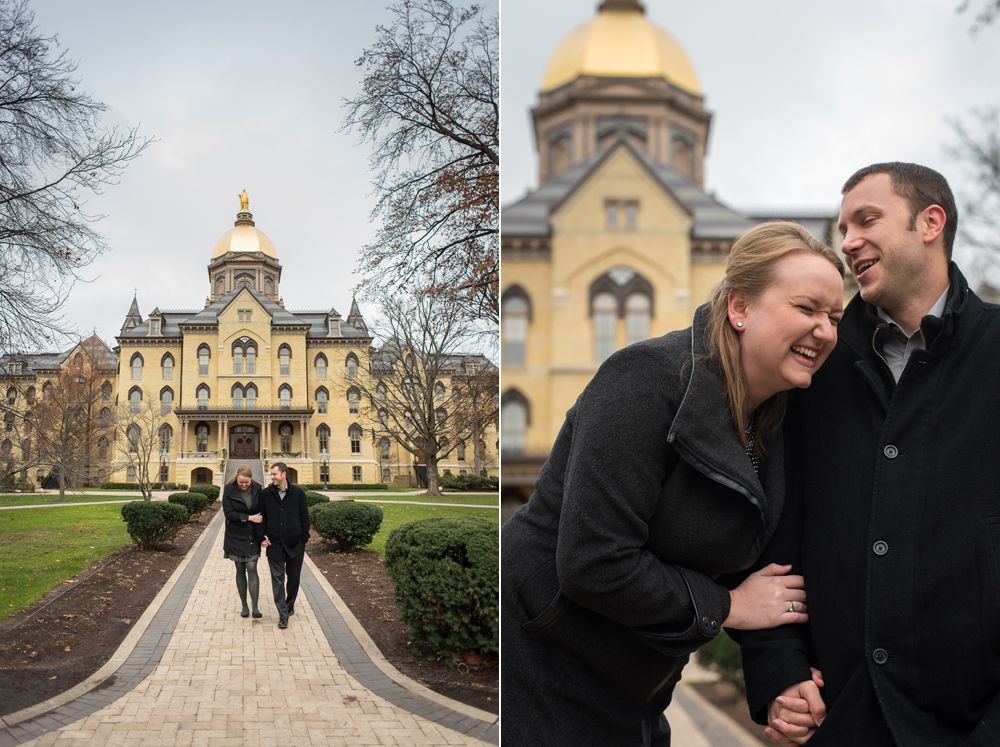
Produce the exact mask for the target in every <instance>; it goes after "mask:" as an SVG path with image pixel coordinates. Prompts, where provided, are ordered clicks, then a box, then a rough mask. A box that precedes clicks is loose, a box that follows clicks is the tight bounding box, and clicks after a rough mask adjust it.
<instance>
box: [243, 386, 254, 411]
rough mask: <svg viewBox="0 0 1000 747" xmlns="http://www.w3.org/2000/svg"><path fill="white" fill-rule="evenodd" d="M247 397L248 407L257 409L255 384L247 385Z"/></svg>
mask: <svg viewBox="0 0 1000 747" xmlns="http://www.w3.org/2000/svg"><path fill="white" fill-rule="evenodd" d="M244 394H245V395H246V399H247V409H248V410H256V409H257V387H256V386H254V385H253V384H249V385H247V388H246V391H245V392H244Z"/></svg>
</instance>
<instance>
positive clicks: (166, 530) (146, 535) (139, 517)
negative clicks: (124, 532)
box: [122, 501, 188, 550]
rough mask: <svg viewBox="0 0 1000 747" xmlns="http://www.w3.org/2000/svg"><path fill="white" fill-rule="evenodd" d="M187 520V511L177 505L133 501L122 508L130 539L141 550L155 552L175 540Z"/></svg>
mask: <svg viewBox="0 0 1000 747" xmlns="http://www.w3.org/2000/svg"><path fill="white" fill-rule="evenodd" d="M187 519H188V512H187V509H186V508H184V506H179V505H177V504H176V503H163V502H162V501H156V502H153V501H131V502H130V503H126V504H125V505H124V506H122V520H123V521H125V522H127V524H128V534H129V537H131V538H132V541H133V542H135V544H137V545H138V546H139V549H141V550H155V549H156V546H157V545H158V544H160V543H161V542H170V541H171V540H173V538H174V537H176V536H177V532H178V531H180V528H181V527H182V526H184V524H185V522H187Z"/></svg>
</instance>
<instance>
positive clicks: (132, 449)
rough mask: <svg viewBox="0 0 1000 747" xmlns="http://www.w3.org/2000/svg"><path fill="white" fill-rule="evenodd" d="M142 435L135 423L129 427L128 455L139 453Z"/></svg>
mask: <svg viewBox="0 0 1000 747" xmlns="http://www.w3.org/2000/svg"><path fill="white" fill-rule="evenodd" d="M141 433H142V431H141V430H139V426H137V425H135V424H134V423H133V424H132V425H130V426H129V427H128V453H129V454H138V453H139V435H140V434H141Z"/></svg>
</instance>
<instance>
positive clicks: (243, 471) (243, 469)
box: [229, 464, 253, 483]
mask: <svg viewBox="0 0 1000 747" xmlns="http://www.w3.org/2000/svg"><path fill="white" fill-rule="evenodd" d="M240 475H243V477H249V478H250V479H251V480H253V470H252V469H250V465H249V464H241V465H240V466H239V467H237V468H236V474H235V475H233V479H232V480H230V481H229V482H232V483H235V482H236V478H237V477H239V476H240Z"/></svg>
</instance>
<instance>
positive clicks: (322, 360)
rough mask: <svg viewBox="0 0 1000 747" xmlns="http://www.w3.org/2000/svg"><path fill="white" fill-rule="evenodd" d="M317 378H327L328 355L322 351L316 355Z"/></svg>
mask: <svg viewBox="0 0 1000 747" xmlns="http://www.w3.org/2000/svg"><path fill="white" fill-rule="evenodd" d="M316 378H317V379H325V378H326V356H325V355H323V354H322V353H320V354H319V355H317V356H316Z"/></svg>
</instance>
